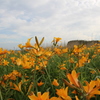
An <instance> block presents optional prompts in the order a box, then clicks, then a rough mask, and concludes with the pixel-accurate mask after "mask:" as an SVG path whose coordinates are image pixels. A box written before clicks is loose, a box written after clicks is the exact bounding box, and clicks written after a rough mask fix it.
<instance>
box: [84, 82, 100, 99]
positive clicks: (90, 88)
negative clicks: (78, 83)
mask: <svg viewBox="0 0 100 100" xmlns="http://www.w3.org/2000/svg"><path fill="white" fill-rule="evenodd" d="M85 83H86V85H87V86H84V90H85V91H86V93H87V100H90V98H91V97H93V96H94V95H95V94H98V95H100V91H99V89H100V86H96V82H95V81H91V82H90V83H88V82H87V81H85Z"/></svg>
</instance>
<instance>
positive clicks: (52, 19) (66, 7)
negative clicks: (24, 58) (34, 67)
mask: <svg viewBox="0 0 100 100" xmlns="http://www.w3.org/2000/svg"><path fill="white" fill-rule="evenodd" d="M35 36H37V37H38V39H39V40H41V38H42V37H45V40H44V45H49V44H51V41H52V40H53V38H54V37H60V38H62V43H66V44H67V42H68V41H70V40H100V0H0V47H1V48H4V49H18V44H23V45H24V44H25V42H26V41H27V39H28V38H31V37H33V38H32V40H31V43H32V44H34V43H35V41H34V40H35V38H34V37H35Z"/></svg>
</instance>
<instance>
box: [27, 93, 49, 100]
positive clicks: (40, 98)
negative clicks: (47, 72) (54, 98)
mask: <svg viewBox="0 0 100 100" xmlns="http://www.w3.org/2000/svg"><path fill="white" fill-rule="evenodd" d="M28 97H29V99H30V100H49V92H45V93H43V94H42V95H41V92H38V93H37V96H36V95H35V94H34V93H33V95H29V96H28Z"/></svg>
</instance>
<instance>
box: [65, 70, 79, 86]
mask: <svg viewBox="0 0 100 100" xmlns="http://www.w3.org/2000/svg"><path fill="white" fill-rule="evenodd" d="M78 75H79V74H77V73H76V71H75V70H73V71H72V73H71V74H67V78H68V79H69V80H70V83H71V84H74V85H75V86H76V87H80V85H79V81H78Z"/></svg>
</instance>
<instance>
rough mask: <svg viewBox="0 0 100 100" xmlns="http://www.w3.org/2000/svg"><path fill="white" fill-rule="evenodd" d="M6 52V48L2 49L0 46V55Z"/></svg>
mask: <svg viewBox="0 0 100 100" xmlns="http://www.w3.org/2000/svg"><path fill="white" fill-rule="evenodd" d="M6 53H8V51H7V50H3V49H2V48H0V55H2V54H6Z"/></svg>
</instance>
